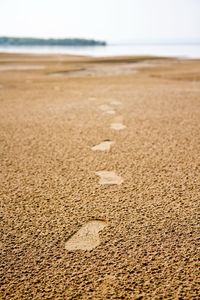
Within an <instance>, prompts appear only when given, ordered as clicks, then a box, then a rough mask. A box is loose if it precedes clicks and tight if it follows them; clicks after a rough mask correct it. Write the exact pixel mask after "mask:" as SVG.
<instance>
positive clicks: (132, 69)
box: [0, 53, 200, 300]
mask: <svg viewBox="0 0 200 300" xmlns="http://www.w3.org/2000/svg"><path fill="white" fill-rule="evenodd" d="M114 124H115V125H114ZM121 129H123V130H121ZM113 142H114V143H113ZM110 147H111V148H110ZM92 150H94V151H92ZM96 150H97V151H96ZM109 150H110V151H109ZM0 164H1V167H0V199H1V206H0V207H1V243H0V246H1V267H0V272H1V274H0V275H1V276H0V278H1V284H0V299H2V300H10V299H16V300H18V299H19V300H29V299H30V300H41V299H44V300H45V299H56V300H58V299H60V300H61V299H62V300H63V299H75V300H76V299H82V300H83V299H85V300H86V299H94V300H96V299H97V300H98V299H103V300H104V299H128V300H129V299H199V295H200V289H199V284H198V278H199V272H198V267H199V265H198V242H199V240H198V238H199V227H198V225H199V211H198V208H199V199H200V61H199V60H187V59H175V58H174V59H172V58H171V59H168V58H156V57H115V58H90V57H81V56H79V57H74V56H64V55H63V56H62V55H54V56H50V55H41V56H40V55H19V54H6V53H5V54H4V53H2V54H0Z"/></svg>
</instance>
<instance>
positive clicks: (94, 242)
mask: <svg viewBox="0 0 200 300" xmlns="http://www.w3.org/2000/svg"><path fill="white" fill-rule="evenodd" d="M119 105H121V102H119V101H112V102H111V103H110V104H103V105H100V106H99V110H100V111H101V112H103V113H104V114H108V115H115V114H116V110H115V108H113V106H119ZM110 128H111V129H112V130H115V131H120V130H123V129H125V128H126V126H125V125H124V124H123V118H122V117H121V116H118V117H116V118H115V119H114V120H113V122H112V123H111V124H110ZM114 144H115V142H114V141H111V140H104V141H102V142H101V143H99V144H97V145H95V146H93V147H91V150H92V151H105V152H109V151H110V150H111V147H112V146H113V145H114ZM95 174H96V175H97V176H98V177H99V184H100V185H120V184H122V183H123V181H124V179H123V178H122V177H121V176H119V175H118V174H116V173H115V172H114V171H107V170H101V171H97V172H95ZM106 225H107V224H106V222H105V221H103V220H91V221H89V222H87V223H86V224H84V225H83V226H82V227H81V228H80V229H79V230H78V231H77V232H75V233H74V234H73V235H72V236H70V237H69V238H68V240H67V241H66V243H65V249H66V250H68V251H75V250H85V251H86V250H87V251H91V250H93V249H94V248H96V247H97V246H99V245H100V237H99V232H100V231H101V230H103V229H104V228H105V227H106Z"/></svg>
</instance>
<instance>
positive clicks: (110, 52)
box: [0, 45, 200, 58]
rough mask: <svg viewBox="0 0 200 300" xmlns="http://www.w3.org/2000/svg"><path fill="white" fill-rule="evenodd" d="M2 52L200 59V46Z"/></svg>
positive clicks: (15, 49)
mask: <svg viewBox="0 0 200 300" xmlns="http://www.w3.org/2000/svg"><path fill="white" fill-rule="evenodd" d="M0 52H15V53H38V54H74V55H87V56H95V57H100V56H118V55H157V56H164V57H165V56H170V57H187V58H200V45H108V46H106V47H102V46H96V47H56V46H53V47H52V46H50V47H44V46H43V47H0Z"/></svg>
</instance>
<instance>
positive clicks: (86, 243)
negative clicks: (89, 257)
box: [65, 220, 106, 251]
mask: <svg viewBox="0 0 200 300" xmlns="http://www.w3.org/2000/svg"><path fill="white" fill-rule="evenodd" d="M105 226H106V222H105V221H102V220H93V221H89V222H88V223H87V224H85V225H83V226H82V227H81V228H80V229H79V230H78V231H77V232H76V233H75V234H73V235H72V236H71V237H70V238H69V239H68V240H67V242H66V243H65V249H66V250H68V251H75V250H88V251H90V250H92V249H94V248H96V247H97V246H99V245H100V237H99V231H101V230H103V229H104V227H105Z"/></svg>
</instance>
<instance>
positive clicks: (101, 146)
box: [91, 141, 115, 151]
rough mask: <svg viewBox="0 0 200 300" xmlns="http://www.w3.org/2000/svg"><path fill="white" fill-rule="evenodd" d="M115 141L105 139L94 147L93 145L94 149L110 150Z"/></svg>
mask: <svg viewBox="0 0 200 300" xmlns="http://www.w3.org/2000/svg"><path fill="white" fill-rule="evenodd" d="M114 143H115V142H113V141H104V142H102V143H100V144H98V145H96V146H94V147H92V148H91V149H92V151H110V148H111V146H112V145H113V144H114Z"/></svg>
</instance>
